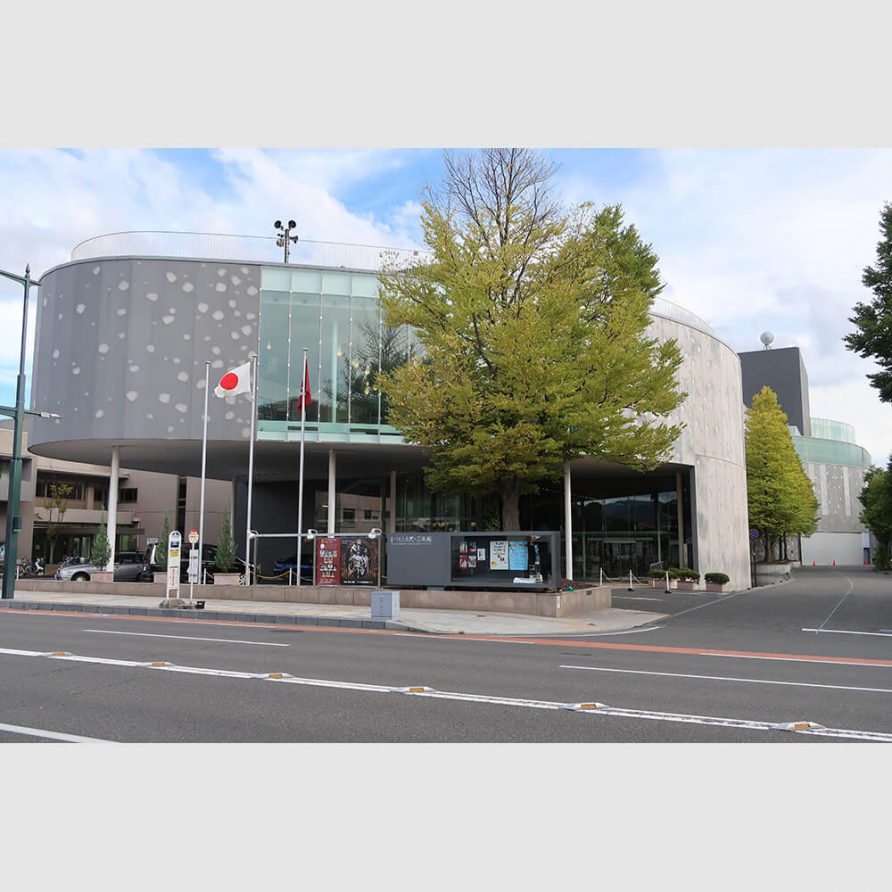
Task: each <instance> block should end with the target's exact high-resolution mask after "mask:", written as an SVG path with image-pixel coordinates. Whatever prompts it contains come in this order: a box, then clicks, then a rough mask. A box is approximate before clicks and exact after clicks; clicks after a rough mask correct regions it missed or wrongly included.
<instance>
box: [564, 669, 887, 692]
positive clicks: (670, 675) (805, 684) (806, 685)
mask: <svg viewBox="0 0 892 892" xmlns="http://www.w3.org/2000/svg"><path fill="white" fill-rule="evenodd" d="M561 669H586V670H588V671H589V672H622V673H625V674H627V675H660V676H663V677H665V678H697V679H702V680H704V681H740V682H746V683H748V684H778V685H787V686H789V687H794V688H827V689H829V690H832V691H864V692H867V693H871V694H892V688H862V687H854V686H852V685H841V684H817V683H814V682H807V681H775V680H772V679H765V678H737V677H735V676H730V675H688V674H686V673H683V672H651V671H648V670H646V669H613V668H606V667H603V666H561Z"/></svg>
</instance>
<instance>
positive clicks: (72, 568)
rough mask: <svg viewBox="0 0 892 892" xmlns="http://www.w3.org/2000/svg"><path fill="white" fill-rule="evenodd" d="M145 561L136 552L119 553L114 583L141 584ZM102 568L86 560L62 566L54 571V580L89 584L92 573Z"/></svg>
mask: <svg viewBox="0 0 892 892" xmlns="http://www.w3.org/2000/svg"><path fill="white" fill-rule="evenodd" d="M144 567H145V559H144V557H143V555H142V554H141V553H140V552H138V551H120V552H118V553H117V554H116V555H115V575H114V581H115V582H143V581H145V574H144V573H143V569H144ZM104 569H105V568H104V567H97V566H96V565H95V564H91V563H89V562H88V561H87V559H86V558H80V560H79V561H77V562H72V563H68V564H63V565H62V566H61V567H59V569H58V570H56V579H59V580H61V581H62V582H89V581H90V576H91V575H92V574H93V573H99V572H102V571H103V570H104Z"/></svg>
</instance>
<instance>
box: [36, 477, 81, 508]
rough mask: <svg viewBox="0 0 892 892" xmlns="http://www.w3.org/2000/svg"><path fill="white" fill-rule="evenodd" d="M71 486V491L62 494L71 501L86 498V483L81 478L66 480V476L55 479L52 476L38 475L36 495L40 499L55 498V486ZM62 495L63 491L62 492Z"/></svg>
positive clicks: (79, 500)
mask: <svg viewBox="0 0 892 892" xmlns="http://www.w3.org/2000/svg"><path fill="white" fill-rule="evenodd" d="M63 485H65V486H70V487H71V491H70V492H69V493H68V494H67V495H65V496H62V497H63V498H65V499H66V500H67V501H69V502H82V501H83V499H84V484H83V481H80V480H66V479H65V478H59V479H54V478H52V477H38V478H37V484H36V486H35V495H36V496H37V498H39V499H51V498H53V488H54V487H55V486H63ZM60 495H61V493H60Z"/></svg>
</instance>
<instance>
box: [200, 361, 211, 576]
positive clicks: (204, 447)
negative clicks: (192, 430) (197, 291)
mask: <svg viewBox="0 0 892 892" xmlns="http://www.w3.org/2000/svg"><path fill="white" fill-rule="evenodd" d="M210 389H211V363H210V360H206V361H205V364H204V432H203V433H202V437H201V501H200V502H199V507H198V582H199V584H201V583H203V582H204V580H203V579H202V573H201V565H202V561H203V560H204V480H205V473H206V471H207V459H208V391H209V390H210Z"/></svg>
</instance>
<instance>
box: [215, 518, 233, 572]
mask: <svg viewBox="0 0 892 892" xmlns="http://www.w3.org/2000/svg"><path fill="white" fill-rule="evenodd" d="M234 563H235V540H234V539H233V538H232V522H231V521H230V518H229V509H228V508H224V509H223V517H222V519H221V521H220V541H219V542H218V543H217V551H216V553H215V554H214V566H215V567H216V568H217V569H218V570H219V571H220V572H221V573H226V572H228V571H229V570H231V569H232V566H233V564H234Z"/></svg>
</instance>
